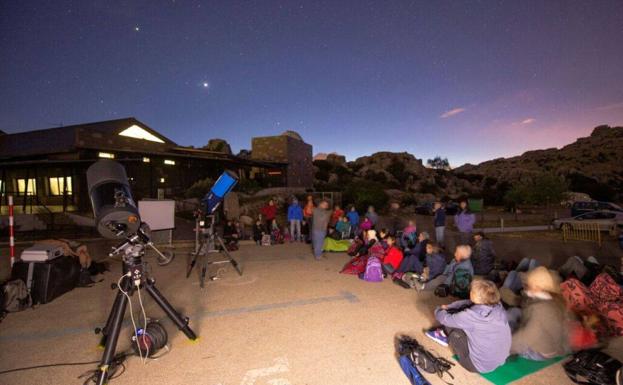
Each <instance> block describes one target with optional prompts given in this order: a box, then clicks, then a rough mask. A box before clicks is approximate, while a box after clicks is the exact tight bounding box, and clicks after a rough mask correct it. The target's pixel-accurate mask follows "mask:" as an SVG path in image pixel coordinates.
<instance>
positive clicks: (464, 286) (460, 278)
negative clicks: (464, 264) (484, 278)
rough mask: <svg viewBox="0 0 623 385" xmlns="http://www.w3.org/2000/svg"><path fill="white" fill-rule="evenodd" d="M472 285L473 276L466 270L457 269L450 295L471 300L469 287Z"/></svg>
mask: <svg viewBox="0 0 623 385" xmlns="http://www.w3.org/2000/svg"><path fill="white" fill-rule="evenodd" d="M471 283H472V275H471V274H470V273H469V271H468V270H466V269H456V271H455V272H454V275H453V276H452V283H451V284H450V294H452V295H453V296H455V297H457V298H461V299H468V298H469V285H470V284H471Z"/></svg>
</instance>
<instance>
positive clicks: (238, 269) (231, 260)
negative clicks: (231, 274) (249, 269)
mask: <svg viewBox="0 0 623 385" xmlns="http://www.w3.org/2000/svg"><path fill="white" fill-rule="evenodd" d="M216 239H217V240H218V243H219V244H220V245H221V247H222V248H223V254H225V256H226V257H227V258H228V259H229V263H231V265H232V266H233V267H234V269H236V271H237V272H238V275H240V276H242V270H241V269H240V266H239V265H238V261H236V260H235V259H234V258H233V257H232V256H231V254H229V251H227V247H225V242H223V239H222V238H221V237H219V236H218V235H217V236H216Z"/></svg>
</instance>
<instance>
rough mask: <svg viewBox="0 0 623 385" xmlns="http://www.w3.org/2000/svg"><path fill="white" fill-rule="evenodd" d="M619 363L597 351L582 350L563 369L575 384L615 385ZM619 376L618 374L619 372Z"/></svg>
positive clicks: (619, 367)
mask: <svg viewBox="0 0 623 385" xmlns="http://www.w3.org/2000/svg"><path fill="white" fill-rule="evenodd" d="M621 366H622V364H621V362H620V361H618V360H616V359H614V358H612V357H610V356H609V355H607V354H606V353H604V352H602V351H599V350H582V351H580V352H577V353H575V354H574V355H573V357H572V358H571V360H569V361H567V362H566V363H565V364H564V365H563V368H564V369H565V373H566V374H567V376H568V377H569V378H570V379H571V381H573V382H575V383H576V384H582V385H615V384H616V383H617V382H616V381H617V380H616V376H617V371H620V370H621ZM619 376H620V372H619Z"/></svg>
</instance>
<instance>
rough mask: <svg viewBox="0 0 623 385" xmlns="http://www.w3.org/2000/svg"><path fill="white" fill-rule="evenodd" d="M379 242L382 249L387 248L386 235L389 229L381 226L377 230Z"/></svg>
mask: <svg viewBox="0 0 623 385" xmlns="http://www.w3.org/2000/svg"><path fill="white" fill-rule="evenodd" d="M378 235H379V242H381V246H383V249H385V250H387V247H388V246H387V241H386V239H387V236H388V235H389V230H387V229H386V228H382V229H380V230H379V233H378Z"/></svg>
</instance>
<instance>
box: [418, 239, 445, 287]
mask: <svg viewBox="0 0 623 385" xmlns="http://www.w3.org/2000/svg"><path fill="white" fill-rule="evenodd" d="M445 269H446V257H445V255H443V254H441V248H440V247H439V245H438V244H436V243H429V244H427V245H426V269H425V274H424V275H425V276H424V277H423V278H424V281H430V280H432V279H435V278H437V277H439V276H440V275H441V274H443V271H444V270H445Z"/></svg>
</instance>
